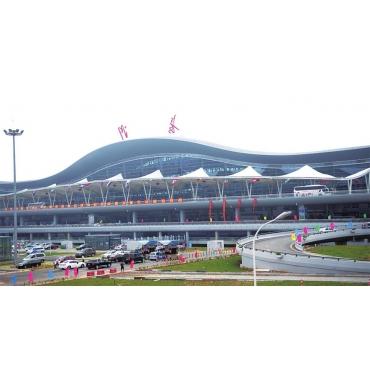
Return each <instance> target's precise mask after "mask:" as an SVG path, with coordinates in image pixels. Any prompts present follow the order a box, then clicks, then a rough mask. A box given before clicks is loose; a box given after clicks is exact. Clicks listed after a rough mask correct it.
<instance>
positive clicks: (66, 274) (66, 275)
mask: <svg viewBox="0 0 370 370" xmlns="http://www.w3.org/2000/svg"><path fill="white" fill-rule="evenodd" d="M64 276H65V277H68V276H69V269H65V270H64Z"/></svg>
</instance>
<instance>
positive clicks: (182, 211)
mask: <svg viewBox="0 0 370 370" xmlns="http://www.w3.org/2000/svg"><path fill="white" fill-rule="evenodd" d="M180 222H185V211H184V210H183V209H180Z"/></svg>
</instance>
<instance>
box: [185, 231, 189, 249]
mask: <svg viewBox="0 0 370 370" xmlns="http://www.w3.org/2000/svg"><path fill="white" fill-rule="evenodd" d="M185 242H186V246H188V245H189V231H186V232H185Z"/></svg>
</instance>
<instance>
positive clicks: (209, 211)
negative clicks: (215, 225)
mask: <svg viewBox="0 0 370 370" xmlns="http://www.w3.org/2000/svg"><path fill="white" fill-rule="evenodd" d="M212 211H213V201H212V199H210V200H209V203H208V218H209V220H210V221H211V220H212Z"/></svg>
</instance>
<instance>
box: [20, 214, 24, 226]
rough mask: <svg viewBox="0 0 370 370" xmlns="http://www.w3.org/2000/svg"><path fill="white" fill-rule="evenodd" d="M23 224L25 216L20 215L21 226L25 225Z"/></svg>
mask: <svg viewBox="0 0 370 370" xmlns="http://www.w3.org/2000/svg"><path fill="white" fill-rule="evenodd" d="M23 225H24V219H23V216H19V226H23Z"/></svg>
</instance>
